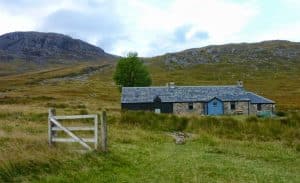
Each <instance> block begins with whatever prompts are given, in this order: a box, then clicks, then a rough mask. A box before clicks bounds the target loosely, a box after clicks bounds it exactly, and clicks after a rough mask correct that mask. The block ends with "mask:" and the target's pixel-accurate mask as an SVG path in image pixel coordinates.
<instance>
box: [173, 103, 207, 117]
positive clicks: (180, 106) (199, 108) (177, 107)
mask: <svg viewBox="0 0 300 183" xmlns="http://www.w3.org/2000/svg"><path fill="white" fill-rule="evenodd" d="M193 106H194V107H193V109H192V110H190V109H189V103H174V104H173V113H174V114H198V115H201V114H204V107H203V106H204V103H202V102H196V103H193Z"/></svg>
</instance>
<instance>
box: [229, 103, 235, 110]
mask: <svg viewBox="0 0 300 183" xmlns="http://www.w3.org/2000/svg"><path fill="white" fill-rule="evenodd" d="M230 109H231V110H235V102H230Z"/></svg>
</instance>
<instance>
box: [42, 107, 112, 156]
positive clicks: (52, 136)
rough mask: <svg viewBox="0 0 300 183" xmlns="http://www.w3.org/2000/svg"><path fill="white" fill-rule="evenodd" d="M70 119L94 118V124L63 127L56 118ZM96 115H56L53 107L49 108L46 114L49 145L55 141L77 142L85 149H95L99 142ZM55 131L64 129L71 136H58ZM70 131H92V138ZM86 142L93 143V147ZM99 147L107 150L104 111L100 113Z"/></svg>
mask: <svg viewBox="0 0 300 183" xmlns="http://www.w3.org/2000/svg"><path fill="white" fill-rule="evenodd" d="M70 119H94V120H93V122H94V124H93V125H91V126H80V127H79V126H77V127H65V126H63V125H62V124H61V123H60V122H59V121H58V120H70ZM98 128H99V126H98V115H97V114H90V115H70V116H56V112H55V109H49V116H48V138H49V145H50V146H51V145H53V144H54V143H55V142H69V143H70V142H78V143H79V144H81V145H82V146H83V147H84V148H85V149H87V150H93V149H95V150H97V149H98V143H99V133H98ZM57 131H64V132H65V133H66V134H67V135H68V136H70V137H71V138H59V137H57ZM72 131H93V132H94V133H93V134H94V136H93V138H80V137H78V136H77V135H76V134H74V133H73V132H72ZM88 143H94V147H91V146H90V145H89V144H88ZM101 149H102V151H107V126H106V112H105V111H103V112H102V114H101Z"/></svg>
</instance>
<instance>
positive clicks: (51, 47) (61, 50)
mask: <svg viewBox="0 0 300 183" xmlns="http://www.w3.org/2000/svg"><path fill="white" fill-rule="evenodd" d="M114 58H116V57H115V56H113V55H110V54H107V53H105V52H104V50H103V49H101V48H98V47H96V46H93V45H91V44H89V43H86V42H84V41H81V40H79V39H73V38H71V37H69V36H66V35H63V34H57V33H42V32H12V33H7V34H4V35H2V36H0V61H7V60H15V59H18V60H30V61H45V60H49V59H50V60H51V59H69V60H101V59H106V60H107V59H108V60H109V59H114Z"/></svg>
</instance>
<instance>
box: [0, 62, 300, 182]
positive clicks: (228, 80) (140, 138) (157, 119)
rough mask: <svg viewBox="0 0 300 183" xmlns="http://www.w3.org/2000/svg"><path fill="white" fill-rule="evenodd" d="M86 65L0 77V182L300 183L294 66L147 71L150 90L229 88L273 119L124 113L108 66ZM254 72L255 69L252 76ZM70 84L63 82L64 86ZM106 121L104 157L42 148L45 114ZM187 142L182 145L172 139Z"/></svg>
mask: <svg viewBox="0 0 300 183" xmlns="http://www.w3.org/2000/svg"><path fill="white" fill-rule="evenodd" d="M86 67H87V66H85V65H79V66H76V67H72V68H60V67H58V68H55V69H51V70H43V71H39V72H30V73H25V74H22V75H11V76H3V77H0V147H1V148H0V182H87V181H89V182H299V180H300V176H299V173H298V172H300V166H299V165H300V162H299V160H300V157H299V152H300V142H299V141H300V128H299V126H300V114H299V112H298V111H297V110H299V109H300V85H299V83H300V64H299V63H297V62H295V63H290V64H289V65H287V64H286V63H280V62H276V63H274V64H269V65H268V64H267V65H266V64H261V65H257V64H256V65H254V64H253V65H251V64H250V65H249V64H240V65H234V64H230V63H219V64H215V65H213V64H205V65H199V66H197V67H194V68H190V69H188V70H185V69H176V70H166V69H165V68H164V66H162V65H159V64H156V63H152V64H150V65H149V68H150V71H151V75H152V78H153V83H154V85H164V84H165V83H166V82H169V81H175V82H176V83H177V84H185V85H196V84H201V85H202V84H205V85H211V84H235V82H236V81H237V80H238V79H242V80H243V81H244V83H245V87H246V88H247V89H249V90H252V91H255V92H257V93H260V94H263V95H265V96H267V97H269V98H271V99H273V100H275V101H276V102H277V104H278V105H277V109H278V110H280V111H283V112H285V114H284V116H283V117H281V118H276V119H258V118H256V117H245V116H238V117H231V116H225V117H220V118H212V117H199V116H187V117H176V116H172V115H170V116H169V115H154V114H149V113H124V114H122V115H121V113H120V104H119V101H120V94H119V92H118V89H117V88H116V87H115V86H114V84H113V81H112V78H111V76H112V71H113V67H107V68H105V69H103V70H100V71H98V72H96V73H95V74H93V75H91V76H89V77H87V78H77V76H78V73H82V72H83V70H84V69H85V68H86ZM249 67H251V68H252V69H249ZM66 77H67V79H65V78H66ZM49 107H55V108H56V109H57V112H58V114H83V113H99V112H100V111H101V110H103V109H106V110H107V111H108V114H109V121H108V124H109V129H108V130H109V149H110V151H109V153H107V154H103V153H101V152H92V153H87V154H84V155H82V154H79V153H75V152H72V151H70V150H69V149H70V148H69V147H66V146H63V145H57V146H56V147H54V148H49V147H48V144H47V110H48V108H49ZM177 130H182V131H185V132H187V133H190V134H191V137H190V138H188V140H187V143H186V144H185V145H175V144H174V142H173V139H172V137H171V136H170V135H169V134H170V133H171V132H173V131H177Z"/></svg>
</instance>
